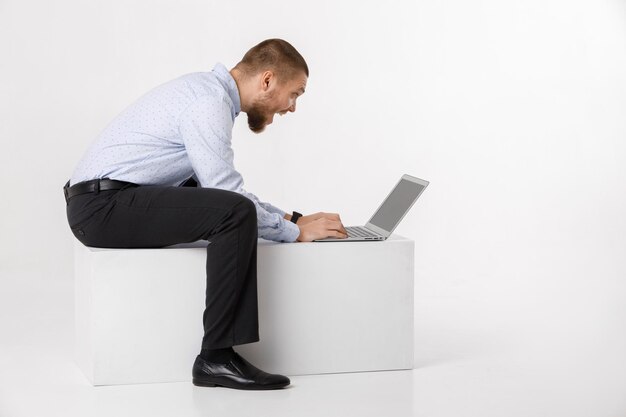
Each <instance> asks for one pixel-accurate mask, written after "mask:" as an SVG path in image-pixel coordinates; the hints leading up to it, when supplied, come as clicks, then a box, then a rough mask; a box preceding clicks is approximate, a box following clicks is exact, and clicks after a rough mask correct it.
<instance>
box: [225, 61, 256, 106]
mask: <svg viewBox="0 0 626 417" xmlns="http://www.w3.org/2000/svg"><path fill="white" fill-rule="evenodd" d="M229 72H230V75H231V76H232V77H233V79H234V80H235V84H237V91H239V101H240V102H241V111H242V112H244V113H247V112H248V109H249V108H250V101H251V100H250V97H249V95H248V94H247V91H248V88H247V84H248V82H247V81H248V80H247V79H246V77H244V75H243V73H242V72H241V71H240V70H238V69H237V68H233V69H231V70H230V71H229Z"/></svg>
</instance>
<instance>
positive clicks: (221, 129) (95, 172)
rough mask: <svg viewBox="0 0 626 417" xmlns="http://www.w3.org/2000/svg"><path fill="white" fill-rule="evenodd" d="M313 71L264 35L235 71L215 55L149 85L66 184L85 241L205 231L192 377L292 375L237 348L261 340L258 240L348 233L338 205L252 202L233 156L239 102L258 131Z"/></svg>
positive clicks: (255, 384)
mask: <svg viewBox="0 0 626 417" xmlns="http://www.w3.org/2000/svg"><path fill="white" fill-rule="evenodd" d="M308 75H309V70H308V67H307V64H306V62H305V61H304V59H303V58H302V56H301V55H300V54H299V53H298V51H296V49H295V48H294V47H293V46H292V45H290V44H289V43H288V42H286V41H284V40H281V39H268V40H266V41H263V42H261V43H260V44H258V45H256V46H255V47H253V48H252V49H250V50H249V51H248V52H247V53H246V54H245V56H244V57H243V59H242V60H241V62H239V63H238V64H237V65H236V66H235V67H234V68H232V69H231V70H230V71H228V70H227V69H226V68H225V67H224V66H223V65H221V64H217V65H216V66H215V68H214V69H213V70H212V71H211V72H205V73H192V74H187V75H184V76H182V77H180V78H177V79H175V80H173V81H170V82H168V83H165V84H163V85H161V86H159V87H156V88H155V89H153V90H152V91H150V92H148V93H147V94H146V95H144V96H143V97H141V98H140V99H139V100H137V101H136V102H135V103H134V104H132V105H131V106H130V107H128V108H127V109H126V110H124V111H123V112H122V113H121V114H120V115H119V116H118V117H116V118H115V119H114V120H113V121H112V122H111V123H110V124H109V125H108V126H107V127H106V128H105V129H104V131H102V132H101V133H100V135H99V136H98V138H97V140H96V141H95V142H94V143H93V144H92V145H91V147H90V148H89V149H88V151H87V153H86V154H85V156H84V157H83V159H82V160H81V161H80V163H79V164H78V166H77V167H76V169H75V171H74V173H73V175H72V177H71V179H70V181H69V182H68V183H67V184H66V186H65V188H64V191H65V196H66V201H67V217H68V222H69V225H70V228H71V230H72V232H73V233H74V236H76V238H77V239H78V240H80V241H81V242H82V243H83V244H85V245H87V246H95V247H108V248H146V247H163V246H168V245H173V244H177V243H184V242H193V241H197V240H202V239H204V240H208V241H209V243H208V246H207V266H206V276H207V287H206V309H205V311H204V314H203V324H204V337H203V339H202V349H201V352H200V354H199V355H198V357H197V358H196V361H195V363H194V365H193V371H192V374H193V383H194V384H195V385H199V386H218V385H219V386H225V387H230V388H238V389H276V388H283V387H285V386H287V385H289V383H290V381H289V379H288V378H287V377H285V376H282V375H275V374H269V373H266V372H264V371H261V370H259V369H258V368H256V367H254V366H253V365H252V364H250V363H249V362H247V361H246V360H245V359H244V358H242V357H241V356H240V355H239V354H237V353H236V352H235V351H234V350H233V348H232V347H233V346H235V345H240V344H244V343H251V342H256V341H258V340H259V334H258V311H257V277H256V273H257V270H256V268H257V259H256V255H257V239H258V237H259V236H260V237H262V238H265V239H270V240H274V241H279V242H295V241H298V242H306V241H312V240H314V239H318V238H324V237H329V236H333V237H340V238H345V237H347V234H346V230H345V228H344V227H343V225H342V223H341V220H340V218H339V215H337V214H332V213H316V214H312V215H308V216H302V215H301V214H299V213H297V212H294V214H293V215H289V214H286V213H285V212H284V211H282V210H280V209H279V208H277V207H274V206H273V205H271V204H269V203H264V202H261V201H259V199H258V198H257V197H256V196H255V195H254V194H251V193H249V192H247V191H245V190H244V189H243V179H242V177H241V175H240V174H239V173H238V172H237V171H236V170H235V168H234V166H233V151H232V148H231V135H232V128H233V124H234V121H235V118H236V117H237V115H238V114H239V113H240V111H243V112H245V113H246V114H247V116H248V125H249V127H250V129H251V130H252V131H254V132H257V133H258V132H261V131H263V130H264V128H265V127H266V126H267V125H269V124H271V123H272V121H273V119H274V115H275V114H277V113H278V114H281V115H283V114H285V113H287V112H294V111H296V101H297V99H298V97H299V96H301V95H302V94H304V91H305V88H306V82H307V79H308ZM190 185H191V186H190ZM193 185H197V186H193ZM155 366H158V364H155Z"/></svg>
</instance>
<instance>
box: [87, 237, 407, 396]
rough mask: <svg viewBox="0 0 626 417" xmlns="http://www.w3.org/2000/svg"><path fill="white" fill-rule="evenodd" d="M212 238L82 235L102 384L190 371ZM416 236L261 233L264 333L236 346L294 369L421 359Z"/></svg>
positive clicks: (401, 364)
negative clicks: (132, 239) (97, 242)
mask: <svg viewBox="0 0 626 417" xmlns="http://www.w3.org/2000/svg"><path fill="white" fill-rule="evenodd" d="M206 245H207V242H196V243H194V244H189V245H177V246H173V247H170V248H164V249H99V248H88V247H85V246H83V245H82V244H80V243H79V242H76V246H75V267H76V276H75V292H76V293H75V314H76V361H77V363H78V365H79V367H80V368H81V369H82V371H83V372H84V373H85V375H86V376H87V378H88V379H89V381H90V382H91V383H92V384H93V385H110V384H132V383H149V382H174V381H190V380H191V367H192V365H193V361H194V359H195V357H196V355H197V354H198V353H199V351H200V344H201V341H202V335H203V328H202V313H203V311H204V296H205V288H206V277H205V273H206V272H205V264H206ZM413 248H414V243H413V241H412V240H409V239H406V238H403V237H400V236H397V235H394V236H392V237H391V238H389V239H388V240H386V241H384V242H341V243H336V242H323V243H322V242H320V243H274V242H268V241H265V240H259V246H258V262H257V265H258V293H259V327H260V337H261V341H260V342H258V343H252V344H248V345H242V346H238V347H236V350H237V351H238V352H239V353H241V354H242V356H244V357H245V358H246V359H248V360H249V361H250V362H251V363H253V364H255V365H256V366H258V367H259V368H261V369H263V370H266V371H268V372H273V373H282V374H286V375H302V374H320V373H334V372H356V371H374V370H390V369H410V368H412V367H413V271H414V266H413Z"/></svg>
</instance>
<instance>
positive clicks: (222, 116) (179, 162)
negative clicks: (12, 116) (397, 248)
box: [70, 63, 300, 242]
mask: <svg viewBox="0 0 626 417" xmlns="http://www.w3.org/2000/svg"><path fill="white" fill-rule="evenodd" d="M240 111H241V102H240V101H239V90H238V89H237V84H236V83H235V80H234V79H233V77H232V76H231V75H230V73H229V72H228V70H227V69H226V67H225V66H224V65H222V64H219V63H218V64H217V65H215V67H214V68H213V70H212V71H211V72H197V73H192V74H187V75H183V76H181V77H179V78H177V79H175V80H172V81H170V82H167V83H165V84H162V85H160V86H158V87H156V88H154V89H153V90H151V91H149V92H148V93H147V94H145V95H144V96H142V97H141V98H139V99H138V100H137V101H136V102H135V103H133V104H132V105H130V106H129V107H128V108H126V109H125V110H124V111H123V112H122V113H121V114H120V115H118V116H117V117H116V118H115V119H113V121H112V122H111V123H110V124H109V125H108V126H107V127H106V128H105V129H104V130H103V131H102V132H101V133H100V134H99V136H98V137H97V138H96V140H95V141H94V142H93V143H92V144H91V146H90V148H89V149H88V150H87V153H86V154H85V156H84V157H83V158H82V160H81V161H80V162H79V164H78V166H77V167H76V169H75V171H74V173H73V175H72V178H71V180H70V184H72V185H73V184H76V183H78V182H81V181H87V180H91V179H96V178H110V179H114V180H119V181H128V182H133V183H135V184H140V185H164V186H178V185H180V184H181V183H183V182H184V181H185V180H187V179H188V178H190V177H192V176H193V177H194V178H196V179H197V181H198V183H199V184H200V186H202V187H205V188H219V189H223V190H230V191H234V192H237V193H240V194H242V195H244V196H246V197H247V198H249V199H250V200H252V202H253V203H254V205H255V206H256V211H257V218H258V227H259V237H261V238H264V239H268V240H273V241H277V242H294V241H295V240H296V239H297V238H298V236H299V234H300V229H299V228H298V226H296V225H295V224H294V223H292V222H290V221H288V220H285V218H284V215H285V212H284V211H283V210H281V209H279V208H277V207H274V206H273V205H271V204H269V203H265V202H262V201H259V198H258V197H257V196H255V195H254V194H252V193H249V192H247V191H246V190H244V189H243V178H242V176H241V174H240V173H239V172H237V170H236V169H235V167H234V164H233V157H234V155H233V149H232V147H231V138H232V130H233V125H234V123H235V117H237V115H239V112H240Z"/></svg>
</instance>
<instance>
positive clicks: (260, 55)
mask: <svg viewBox="0 0 626 417" xmlns="http://www.w3.org/2000/svg"><path fill="white" fill-rule="evenodd" d="M235 68H237V69H239V70H240V71H241V72H243V73H244V74H245V75H246V76H253V75H256V74H258V73H259V72H261V71H265V70H271V71H274V72H275V73H276V74H277V75H278V76H279V78H285V79H292V78H293V77H294V76H295V75H296V73H297V72H299V71H303V72H304V73H305V74H306V76H307V77H308V76H309V67H308V66H307V64H306V61H305V60H304V58H303V57H302V55H300V53H299V52H298V51H297V50H296V48H294V47H293V46H292V45H291V44H290V43H289V42H287V41H284V40H282V39H266V40H264V41H263V42H261V43H260V44H258V45H256V46H254V47H252V48H251V49H250V50H249V51H248V52H246V54H245V55H244V56H243V58H242V59H241V61H240V62H239V63H238V64H237V65H235Z"/></svg>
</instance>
